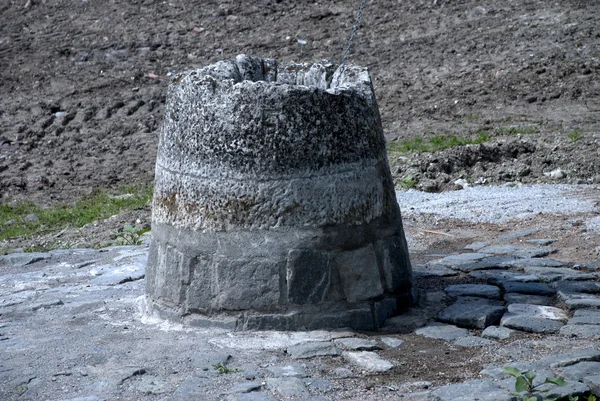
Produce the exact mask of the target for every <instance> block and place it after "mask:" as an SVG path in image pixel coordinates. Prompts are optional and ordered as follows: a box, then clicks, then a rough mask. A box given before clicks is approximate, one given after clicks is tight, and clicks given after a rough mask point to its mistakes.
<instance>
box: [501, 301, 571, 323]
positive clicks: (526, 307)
mask: <svg viewBox="0 0 600 401" xmlns="http://www.w3.org/2000/svg"><path fill="white" fill-rule="evenodd" d="M508 312H509V313H513V314H518V315H523V316H529V317H531V318H534V319H550V320H560V321H563V322H566V321H567V320H569V316H568V315H567V314H566V313H565V311H563V310H562V309H559V308H555V307H552V306H543V305H530V304H512V305H509V306H508Z"/></svg>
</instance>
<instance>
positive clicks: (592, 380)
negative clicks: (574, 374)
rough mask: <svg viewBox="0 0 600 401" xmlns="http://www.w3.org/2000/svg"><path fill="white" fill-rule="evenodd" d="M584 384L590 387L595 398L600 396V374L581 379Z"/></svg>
mask: <svg viewBox="0 0 600 401" xmlns="http://www.w3.org/2000/svg"><path fill="white" fill-rule="evenodd" d="M581 381H582V382H583V384H585V385H586V386H588V387H589V388H590V390H591V391H592V394H594V395H595V396H600V374H595V375H592V376H585V377H583V378H582V379H581Z"/></svg>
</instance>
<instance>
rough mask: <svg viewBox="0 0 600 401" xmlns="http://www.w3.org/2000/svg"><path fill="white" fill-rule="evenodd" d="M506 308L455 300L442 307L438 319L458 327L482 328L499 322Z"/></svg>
mask: <svg viewBox="0 0 600 401" xmlns="http://www.w3.org/2000/svg"><path fill="white" fill-rule="evenodd" d="M505 310H506V308H505V307H504V306H497V305H486V304H483V303H479V302H457V303H455V304H453V305H450V306H449V307H448V308H446V309H444V310H443V311H442V312H440V314H439V315H438V320H440V321H441V322H444V323H449V324H453V325H456V326H459V327H466V328H470V329H484V328H486V327H488V326H491V325H496V324H498V323H499V322H500V319H501V318H502V315H503V314H504V312H505Z"/></svg>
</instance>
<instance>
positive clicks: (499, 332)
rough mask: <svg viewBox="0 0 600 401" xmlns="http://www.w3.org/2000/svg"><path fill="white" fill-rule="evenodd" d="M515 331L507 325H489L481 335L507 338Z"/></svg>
mask: <svg viewBox="0 0 600 401" xmlns="http://www.w3.org/2000/svg"><path fill="white" fill-rule="evenodd" d="M514 333H515V331H514V330H511V329H509V328H507V327H498V326H489V327H486V328H485V330H483V331H482V332H481V337H483V338H491V339H494V340H506V339H507V338H510V337H511V336H512V335H514Z"/></svg>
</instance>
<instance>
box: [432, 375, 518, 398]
mask: <svg viewBox="0 0 600 401" xmlns="http://www.w3.org/2000/svg"><path fill="white" fill-rule="evenodd" d="M431 396H432V399H433V400H435V401H473V400H479V401H511V400H512V399H513V398H512V395H511V393H510V392H509V391H507V390H504V389H502V388H500V387H499V386H497V385H496V384H494V383H492V382H491V381H490V380H485V379H478V380H470V381H467V382H464V383H458V384H451V385H448V386H444V387H442V388H439V389H437V390H434V391H433V392H432V393H431Z"/></svg>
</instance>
